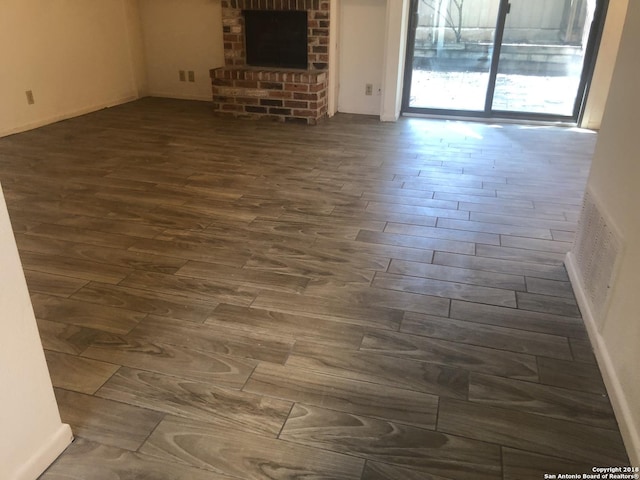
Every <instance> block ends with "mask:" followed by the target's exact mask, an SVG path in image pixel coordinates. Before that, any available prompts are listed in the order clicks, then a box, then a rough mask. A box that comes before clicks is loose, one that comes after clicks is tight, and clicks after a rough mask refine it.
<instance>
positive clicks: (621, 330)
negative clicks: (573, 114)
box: [568, 1, 640, 465]
mask: <svg viewBox="0 0 640 480" xmlns="http://www.w3.org/2000/svg"><path fill="white" fill-rule="evenodd" d="M638 49H640V2H636V1H631V2H629V7H628V12H627V18H626V21H625V25H624V31H623V33H622V38H621V42H620V50H619V52H618V56H617V61H616V62H615V70H614V72H613V78H612V83H611V89H610V93H609V97H608V100H607V103H606V107H605V112H604V117H603V120H602V126H601V129H600V133H599V135H598V143H597V146H596V151H595V155H594V159H593V164H592V168H591V173H590V176H589V181H588V189H589V190H590V192H592V194H593V196H594V197H595V198H596V200H597V203H598V205H599V208H600V210H601V211H602V212H603V215H604V216H605V218H607V217H608V218H609V220H610V221H611V223H613V225H614V226H615V227H616V229H617V230H618V231H619V232H620V234H621V235H622V238H623V243H624V247H623V248H624V250H623V253H622V255H623V257H622V261H621V268H620V270H619V272H618V274H617V276H616V278H615V280H614V282H613V285H612V291H611V303H610V306H609V308H608V311H607V312H606V315H605V319H604V321H603V323H602V327H601V328H600V329H599V328H598V326H597V322H596V321H594V319H593V315H592V314H591V313H590V312H589V310H588V305H586V303H581V305H580V307H581V309H582V310H583V313H584V314H585V315H584V317H585V321H586V323H587V326H588V328H589V334H590V337H591V340H592V343H593V344H594V347H595V349H596V353H597V356H598V363H599V364H600V368H601V370H603V375H604V377H605V382H606V384H607V389H608V391H609V394H610V396H611V397H612V403H613V405H614V409H615V410H616V415H617V417H618V422H619V424H620V429H621V432H622V434H623V437H624V439H625V444H626V446H627V451H628V452H629V455H630V457H631V462H632V464H635V465H640V373H639V370H638V369H639V368H640V295H639V294H638V293H639V292H640V215H639V214H638V206H640V188H639V187H640V156H639V154H638V129H639V128H640V121H638V111H640V97H639V96H638V95H637V89H638V85H640V63H639V62H638ZM568 266H569V269H570V270H571V255H570V256H569V265H568ZM572 280H573V281H574V289H576V292H577V296H578V297H580V296H581V293H580V292H581V291H582V290H583V289H582V285H580V284H579V281H576V279H574V278H572Z"/></svg>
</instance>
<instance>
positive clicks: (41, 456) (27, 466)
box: [11, 423, 73, 480]
mask: <svg viewBox="0 0 640 480" xmlns="http://www.w3.org/2000/svg"><path fill="white" fill-rule="evenodd" d="M72 441H73V433H71V427H70V426H69V425H67V424H66V423H61V424H60V427H59V428H58V429H57V430H56V431H55V432H54V433H53V435H51V437H49V438H48V439H47V440H46V441H44V442H43V443H42V445H41V446H40V448H38V449H37V450H36V451H35V452H33V455H32V456H31V458H29V459H28V460H27V461H26V462H24V463H23V464H22V465H21V466H20V468H19V469H18V470H17V471H16V472H15V475H14V476H13V477H11V478H13V479H15V480H35V479H36V478H38V477H39V476H40V475H41V474H42V473H43V472H44V471H45V470H46V469H47V468H48V467H49V465H51V464H52V463H53V462H54V461H55V460H56V458H58V457H59V456H60V454H61V453H62V452H64V449H65V448H67V447H68V446H69V444H70V443H71V442H72Z"/></svg>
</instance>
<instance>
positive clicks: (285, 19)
mask: <svg viewBox="0 0 640 480" xmlns="http://www.w3.org/2000/svg"><path fill="white" fill-rule="evenodd" d="M243 14H244V21H245V42H246V55H247V65H250V66H256V67H279V68H298V69H306V68H307V12H306V11H288V10H243Z"/></svg>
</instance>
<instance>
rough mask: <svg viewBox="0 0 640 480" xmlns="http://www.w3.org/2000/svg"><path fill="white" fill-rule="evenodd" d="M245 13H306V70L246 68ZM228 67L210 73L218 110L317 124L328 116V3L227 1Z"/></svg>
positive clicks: (224, 8) (224, 13) (224, 2)
mask: <svg viewBox="0 0 640 480" xmlns="http://www.w3.org/2000/svg"><path fill="white" fill-rule="evenodd" d="M242 10H306V11H307V22H308V27H307V28H308V33H307V37H308V45H307V58H308V69H307V70H292V69H272V68H265V67H252V66H248V65H247V64H246V52H245V44H244V42H245V40H244V38H245V37H244V16H243V14H242ZM222 22H223V39H224V58H225V66H224V67H221V68H216V69H213V70H211V80H212V87H213V109H214V111H215V112H217V113H220V114H226V115H233V116H236V117H253V118H263V117H266V118H273V119H277V120H280V121H291V122H300V123H307V124H315V123H317V121H318V120H319V119H321V118H322V117H324V116H325V115H326V114H327V78H328V76H327V71H328V68H329V54H328V48H329V0H222Z"/></svg>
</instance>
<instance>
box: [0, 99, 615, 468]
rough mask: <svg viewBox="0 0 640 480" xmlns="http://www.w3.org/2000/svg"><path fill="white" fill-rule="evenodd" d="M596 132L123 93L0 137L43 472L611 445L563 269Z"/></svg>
mask: <svg viewBox="0 0 640 480" xmlns="http://www.w3.org/2000/svg"><path fill="white" fill-rule="evenodd" d="M595 140H596V136H595V134H593V133H591V132H582V131H578V130H575V129H561V128H553V127H540V126H537V127H523V126H518V125H485V124H480V123H465V122H455V121H436V120H427V119H408V118H403V119H400V120H399V121H398V122H397V123H380V122H379V121H378V120H377V119H374V118H370V117H363V116H351V115H338V116H336V117H335V118H333V119H331V120H328V121H326V122H324V123H322V124H321V125H318V126H316V127H302V126H297V125H282V124H276V123H263V122H252V121H236V120H230V119H226V118H225V119H222V118H216V117H214V116H212V115H211V113H210V111H209V107H208V105H207V104H205V103H199V102H188V101H174V100H161V99H144V100H141V101H137V102H133V103H130V104H126V105H122V106H118V107H115V108H111V109H107V110H103V111H100V112H97V113H93V114H90V115H86V116H83V117H80V118H75V119H72V120H67V121H64V122H60V123H57V124H54V125H50V126H47V127H44V128H40V129H37V130H33V131H30V132H26V133H22V134H18V135H13V136H10V137H5V138H2V139H0V181H1V182H2V186H3V188H4V193H5V196H6V199H7V203H8V206H9V212H10V215H11V219H12V223H13V227H14V231H15V234H16V240H17V243H18V247H19V251H20V255H21V259H22V262H23V265H24V270H25V275H26V277H27V282H28V285H29V289H30V292H31V295H32V301H33V306H34V310H35V313H36V317H37V321H38V326H39V328H40V333H41V337H42V342H43V345H44V348H45V351H46V358H47V362H48V364H49V368H50V372H51V376H52V380H53V384H54V386H55V392H56V397H57V399H58V402H59V404H60V411H61V415H62V419H63V421H65V422H68V423H70V424H71V425H72V428H73V431H74V432H75V435H76V440H75V442H74V443H73V444H72V446H70V447H69V448H68V450H67V451H66V452H65V453H64V454H63V455H62V456H61V457H60V458H59V459H58V461H57V462H56V463H55V464H54V465H52V466H51V467H50V469H49V470H48V471H47V472H46V473H45V474H44V475H43V477H42V478H43V480H49V479H51V480H53V479H56V480H60V479H98V480H101V479H110V480H111V479H142V478H153V479H158V480H165V479H166V480H170V479H171V480H175V479H184V480H186V479H190V480H191V479H193V480H200V479H203V480H204V479H224V480H231V479H266V478H269V479H293V478H318V479H319V478H327V479H329V478H330V479H362V480H379V479H408V480H411V479H430V480H461V479H470V478H473V479H486V480H492V479H510V480H511V479H513V480H515V479H518V480H522V479H525V480H526V479H539V478H542V475H543V473H545V472H553V473H558V472H567V473H571V472H585V473H586V472H588V471H590V467H591V466H592V465H603V466H607V465H619V464H620V465H621V464H626V463H628V459H627V456H626V453H625V451H624V447H623V444H622V441H621V437H620V434H619V431H618V427H617V424H616V421H615V418H614V416H613V412H612V409H611V406H610V404H609V400H608V398H607V396H606V391H605V389H604V385H603V383H602V378H601V376H600V373H599V370H598V367H597V365H596V364H595V360H594V356H593V354H592V352H591V349H590V346H589V343H588V338H587V335H586V331H585V328H584V325H583V323H582V320H581V318H580V312H579V310H578V307H577V305H576V301H575V299H574V297H573V294H572V290H571V286H570V284H569V282H568V277H567V273H566V271H565V269H564V266H563V263H562V262H563V257H564V254H565V253H566V252H567V251H568V250H569V249H570V248H571V240H572V237H573V232H574V231H575V228H576V223H575V222H576V218H577V216H578V214H579V211H580V205H581V198H582V194H583V190H584V187H585V182H586V176H587V172H588V169H589V161H590V156H591V154H592V151H593V148H594V144H595Z"/></svg>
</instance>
